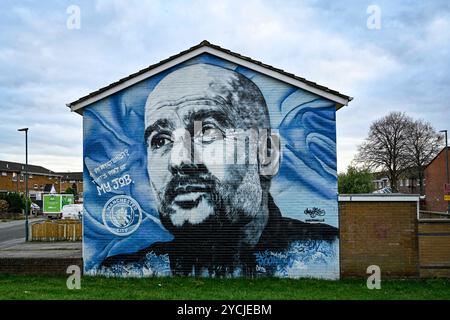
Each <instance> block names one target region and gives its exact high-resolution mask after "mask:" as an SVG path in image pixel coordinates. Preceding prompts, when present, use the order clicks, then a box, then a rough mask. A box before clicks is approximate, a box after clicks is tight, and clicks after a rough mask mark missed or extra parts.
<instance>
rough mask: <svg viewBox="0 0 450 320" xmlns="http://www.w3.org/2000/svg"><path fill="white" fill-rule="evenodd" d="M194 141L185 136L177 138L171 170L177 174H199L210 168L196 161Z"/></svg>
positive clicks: (171, 156) (170, 164)
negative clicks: (193, 149)
mask: <svg viewBox="0 0 450 320" xmlns="http://www.w3.org/2000/svg"><path fill="white" fill-rule="evenodd" d="M192 148H193V146H192V141H191V139H190V137H187V136H184V137H182V138H178V139H176V140H175V142H174V145H173V147H172V150H171V154H170V163H169V171H170V172H171V173H172V174H173V175H175V174H178V175H198V174H202V173H207V172H208V170H207V169H206V167H205V166H204V165H202V164H201V163H195V159H194V155H193V151H192Z"/></svg>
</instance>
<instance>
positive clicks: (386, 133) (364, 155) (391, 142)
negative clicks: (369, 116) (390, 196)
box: [355, 112, 412, 192]
mask: <svg viewBox="0 0 450 320" xmlns="http://www.w3.org/2000/svg"><path fill="white" fill-rule="evenodd" d="M411 122H412V119H411V118H410V117H408V116H406V114H405V113H401V112H391V113H390V114H388V115H387V116H385V117H383V118H381V119H379V120H377V121H375V122H374V123H372V125H371V126H370V130H369V136H368V137H367V138H366V140H365V141H364V142H363V143H362V145H361V146H360V147H359V149H358V154H357V156H356V158H355V161H356V162H357V163H361V164H363V165H364V166H365V167H367V168H369V169H371V170H382V171H385V172H386V174H387V177H388V179H389V182H390V185H391V188H392V192H397V191H398V190H397V182H398V180H399V176H400V174H401V172H402V171H403V170H404V169H405V168H407V167H408V164H409V163H408V159H407V158H406V157H405V153H406V152H407V148H408V137H407V134H408V129H409V127H410V123H411Z"/></svg>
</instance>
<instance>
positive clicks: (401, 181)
mask: <svg viewBox="0 0 450 320" xmlns="http://www.w3.org/2000/svg"><path fill="white" fill-rule="evenodd" d="M400 187H403V179H400Z"/></svg>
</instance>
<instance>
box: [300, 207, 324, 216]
mask: <svg viewBox="0 0 450 320" xmlns="http://www.w3.org/2000/svg"><path fill="white" fill-rule="evenodd" d="M303 213H304V214H306V215H307V216H310V217H311V218H313V219H314V218H315V217H322V216H324V215H325V210H324V209H320V208H316V207H313V208H307V209H305V211H303Z"/></svg>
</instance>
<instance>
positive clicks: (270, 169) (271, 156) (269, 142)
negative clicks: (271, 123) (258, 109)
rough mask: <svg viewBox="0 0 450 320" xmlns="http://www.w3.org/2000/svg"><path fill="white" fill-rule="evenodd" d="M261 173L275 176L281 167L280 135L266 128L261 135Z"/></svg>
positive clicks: (259, 154) (259, 153) (259, 155)
mask: <svg viewBox="0 0 450 320" xmlns="http://www.w3.org/2000/svg"><path fill="white" fill-rule="evenodd" d="M258 150H259V152H258V157H259V174H260V175H261V176H267V177H273V176H275V175H276V174H277V173H278V170H279V168H280V158H281V152H280V136H279V135H278V134H277V133H274V132H270V131H269V134H267V130H264V132H263V133H262V134H260V136H259V148H258Z"/></svg>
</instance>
